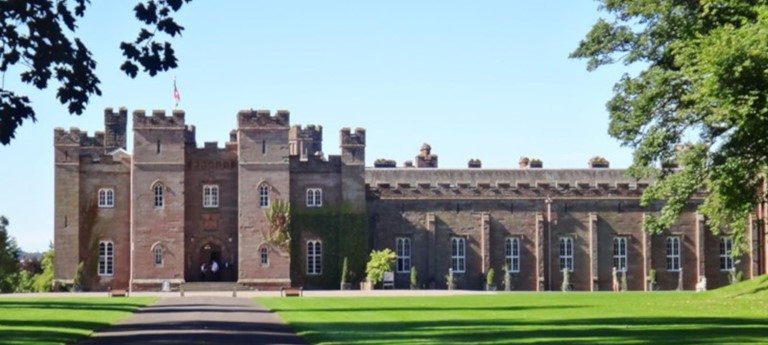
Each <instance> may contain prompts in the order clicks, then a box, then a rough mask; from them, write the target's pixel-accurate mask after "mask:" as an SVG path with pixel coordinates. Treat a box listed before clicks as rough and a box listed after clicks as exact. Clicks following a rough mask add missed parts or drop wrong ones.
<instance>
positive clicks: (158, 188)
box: [152, 183, 165, 208]
mask: <svg viewBox="0 0 768 345" xmlns="http://www.w3.org/2000/svg"><path fill="white" fill-rule="evenodd" d="M152 190H153V191H154V192H155V208H163V205H165V200H164V199H163V191H164V190H165V188H164V186H163V184H162V183H157V184H155V186H154V187H152Z"/></svg>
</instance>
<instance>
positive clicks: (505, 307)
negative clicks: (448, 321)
mask: <svg viewBox="0 0 768 345" xmlns="http://www.w3.org/2000/svg"><path fill="white" fill-rule="evenodd" d="M585 307H587V306H581V305H537V306H530V305H527V306H517V305H516V306H512V305H502V306H490V307H476V306H446V307H433V306H417V307H414V306H403V307H398V306H392V307H390V306H386V307H379V306H376V307H363V308H312V307H302V308H290V309H280V308H274V309H270V310H271V311H272V312H274V313H304V312H342V313H365V312H377V311H381V312H388V311H418V312H422V311H444V312H451V311H489V312H493V311H525V310H547V309H556V310H564V309H576V308H585Z"/></svg>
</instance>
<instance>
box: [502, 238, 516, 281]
mask: <svg viewBox="0 0 768 345" xmlns="http://www.w3.org/2000/svg"><path fill="white" fill-rule="evenodd" d="M504 258H505V263H506V264H507V269H508V270H509V272H511V273H518V272H520V237H507V239H506V240H505V241H504Z"/></svg>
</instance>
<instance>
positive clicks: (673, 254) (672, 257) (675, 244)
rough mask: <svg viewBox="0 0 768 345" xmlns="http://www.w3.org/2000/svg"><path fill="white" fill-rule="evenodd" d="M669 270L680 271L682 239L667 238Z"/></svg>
mask: <svg viewBox="0 0 768 345" xmlns="http://www.w3.org/2000/svg"><path fill="white" fill-rule="evenodd" d="M667 270H668V271H679V270H680V237H668V238H667Z"/></svg>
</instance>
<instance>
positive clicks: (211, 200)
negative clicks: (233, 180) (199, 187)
mask: <svg viewBox="0 0 768 345" xmlns="http://www.w3.org/2000/svg"><path fill="white" fill-rule="evenodd" d="M203 207H204V208H217V207H219V185H217V184H206V185H203Z"/></svg>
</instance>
